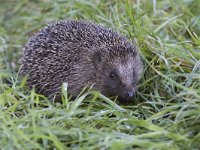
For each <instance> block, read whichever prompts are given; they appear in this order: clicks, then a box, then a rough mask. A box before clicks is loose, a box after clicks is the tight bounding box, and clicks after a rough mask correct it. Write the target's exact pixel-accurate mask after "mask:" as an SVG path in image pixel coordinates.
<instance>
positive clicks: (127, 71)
mask: <svg viewBox="0 0 200 150" xmlns="http://www.w3.org/2000/svg"><path fill="white" fill-rule="evenodd" d="M100 66H101V67H102V68H101V69H100V70H101V76H100V78H99V80H101V81H100V83H101V84H102V87H101V89H103V90H102V93H103V94H105V95H107V96H114V95H117V96H119V97H121V98H123V99H124V98H125V99H126V100H129V99H131V98H132V97H133V96H134V94H135V91H136V89H137V83H138V81H139V79H140V76H141V73H142V70H143V65H142V62H141V60H140V57H139V55H138V54H136V55H128V56H125V57H116V58H114V59H113V60H110V61H105V62H103V63H102V65H100Z"/></svg>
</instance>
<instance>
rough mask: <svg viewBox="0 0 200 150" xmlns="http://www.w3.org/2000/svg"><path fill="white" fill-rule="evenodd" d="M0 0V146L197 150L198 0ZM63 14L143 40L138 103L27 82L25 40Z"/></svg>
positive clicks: (199, 92) (199, 87)
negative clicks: (52, 90) (42, 90)
mask: <svg viewBox="0 0 200 150" xmlns="http://www.w3.org/2000/svg"><path fill="white" fill-rule="evenodd" d="M0 3H1V5H0V123H1V125H0V145H1V149H20V150H21V149H67V148H68V149H86V150H88V149H113V150H116V149H138V150H139V149H171V150H172V149H199V147H200V128H199V124H200V37H199V36H200V1H199V0H176V1H174V0H110V1H106V0H102V1H98V0H89V1H88V0H76V1H67V0H59V1H48V0H41V1H39V0H38V1H28V0H22V1H15V0H9V1H6V0H1V2H0ZM62 19H84V20H91V21H93V22H96V23H99V24H101V25H103V26H105V27H109V28H112V29H113V30H116V31H117V32H120V33H121V34H123V35H124V36H126V37H127V38H128V39H129V40H130V41H133V40H134V39H135V38H136V39H137V41H138V46H139V47H140V53H141V56H142V59H143V62H144V68H145V69H144V73H143V77H142V79H141V81H140V83H139V85H138V86H139V89H138V92H137V95H136V96H135V97H134V99H133V101H134V103H133V104H129V105H122V104H119V103H117V102H115V101H112V100H110V99H109V98H106V97H105V96H103V95H101V94H100V93H98V92H95V91H91V92H89V93H86V94H84V95H82V96H81V97H79V98H77V99H76V100H75V101H70V100H69V99H68V97H67V95H66V94H65V95H64V96H63V98H62V103H54V102H49V100H48V99H47V98H45V97H44V96H42V95H39V94H37V93H35V91H34V89H32V90H30V89H27V88H26V86H25V80H20V79H19V77H18V74H17V71H18V68H19V67H20V60H19V58H20V55H21V53H22V47H23V45H24V44H25V43H26V42H27V40H28V38H29V37H30V36H31V35H33V34H34V33H35V32H37V31H38V30H39V29H41V28H43V27H44V26H45V25H46V24H48V23H51V22H54V21H56V20H62ZM64 93H65V92H64ZM88 94H90V95H92V96H90V97H88V96H87V95H88Z"/></svg>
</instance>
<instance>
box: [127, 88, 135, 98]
mask: <svg viewBox="0 0 200 150" xmlns="http://www.w3.org/2000/svg"><path fill="white" fill-rule="evenodd" d="M134 95H135V90H130V91H128V92H127V93H126V97H133V96H134Z"/></svg>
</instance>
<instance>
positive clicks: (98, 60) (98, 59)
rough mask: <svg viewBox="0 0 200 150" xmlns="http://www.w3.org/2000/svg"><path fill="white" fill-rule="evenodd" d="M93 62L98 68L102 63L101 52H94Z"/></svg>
mask: <svg viewBox="0 0 200 150" xmlns="http://www.w3.org/2000/svg"><path fill="white" fill-rule="evenodd" d="M93 62H94V65H95V66H97V65H98V64H100V63H101V62H102V56H101V54H100V52H94V55H93Z"/></svg>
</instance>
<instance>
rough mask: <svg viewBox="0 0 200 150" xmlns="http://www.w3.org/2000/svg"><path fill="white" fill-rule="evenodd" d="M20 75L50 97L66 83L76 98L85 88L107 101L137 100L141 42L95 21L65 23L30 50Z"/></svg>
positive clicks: (45, 32)
mask: <svg viewBox="0 0 200 150" xmlns="http://www.w3.org/2000/svg"><path fill="white" fill-rule="evenodd" d="M21 63H22V64H21V68H20V70H19V74H20V76H21V77H25V76H27V82H26V84H27V86H28V87H29V88H33V87H34V88H35V90H36V92H37V93H40V94H43V95H45V96H47V97H48V98H50V99H51V98H53V97H54V98H55V96H58V97H60V95H61V85H62V83H67V84H68V92H69V94H70V95H71V96H72V97H76V96H77V95H78V94H79V93H80V92H81V91H82V89H83V88H84V87H85V86H92V88H93V89H94V90H97V91H99V92H100V93H102V94H104V95H106V96H118V97H121V98H123V99H127V100H129V99H131V98H133V96H134V94H135V91H136V89H137V83H138V81H139V79H140V77H141V74H142V71H143V64H142V61H141V56H140V55H139V52H138V47H137V46H136V43H135V42H130V41H129V40H128V39H127V38H126V37H125V36H122V35H120V34H119V33H117V32H115V31H113V30H112V29H109V28H105V27H103V26H101V25H98V24H96V23H93V22H89V21H83V20H62V21H58V22H56V23H52V24H49V25H47V26H46V27H45V28H43V29H41V30H40V31H38V32H37V33H36V34H34V35H33V36H32V37H31V38H30V39H29V41H28V43H27V44H26V45H25V46H24V49H23V56H22V60H21Z"/></svg>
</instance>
